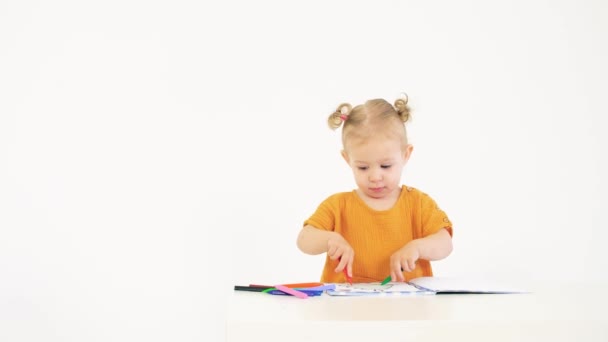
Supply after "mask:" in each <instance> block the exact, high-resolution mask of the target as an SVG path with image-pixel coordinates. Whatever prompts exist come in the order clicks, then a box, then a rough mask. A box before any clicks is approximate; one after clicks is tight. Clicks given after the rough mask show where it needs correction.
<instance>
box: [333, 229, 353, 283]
mask: <svg viewBox="0 0 608 342" xmlns="http://www.w3.org/2000/svg"><path fill="white" fill-rule="evenodd" d="M327 256H329V258H330V259H331V260H340V262H339V263H338V266H336V268H335V269H334V272H342V271H343V270H344V267H346V270H347V273H348V275H349V276H351V277H352V276H353V260H354V259H355V251H354V250H353V248H352V247H351V246H350V244H349V243H348V242H347V241H346V240H345V239H344V238H343V237H342V235H340V234H338V233H334V235H333V236H332V237H330V238H329V240H327Z"/></svg>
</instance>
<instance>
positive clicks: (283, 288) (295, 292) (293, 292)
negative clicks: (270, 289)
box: [274, 285, 308, 299]
mask: <svg viewBox="0 0 608 342" xmlns="http://www.w3.org/2000/svg"><path fill="white" fill-rule="evenodd" d="M274 288H275V289H277V290H281V291H283V292H285V293H287V294H290V295H292V296H295V297H298V298H301V299H306V298H308V295H307V294H306V293H304V292H301V291H298V290H294V289H290V288H289V287H287V286H283V285H275V286H274Z"/></svg>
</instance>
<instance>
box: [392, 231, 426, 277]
mask: <svg viewBox="0 0 608 342" xmlns="http://www.w3.org/2000/svg"><path fill="white" fill-rule="evenodd" d="M414 241H415V240H414ZM414 241H411V242H409V243H407V244H406V245H405V246H403V247H401V248H400V249H399V250H398V251H396V252H395V253H393V255H391V259H390V270H391V280H392V281H405V278H404V277H403V272H412V271H413V270H414V269H415V268H416V261H417V260H418V259H419V258H420V251H419V250H418V247H417V246H416V244H415V243H414Z"/></svg>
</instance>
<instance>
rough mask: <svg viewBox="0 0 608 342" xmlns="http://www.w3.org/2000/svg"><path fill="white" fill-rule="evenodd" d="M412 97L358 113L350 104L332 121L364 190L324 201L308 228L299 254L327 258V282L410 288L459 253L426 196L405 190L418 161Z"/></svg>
mask: <svg viewBox="0 0 608 342" xmlns="http://www.w3.org/2000/svg"><path fill="white" fill-rule="evenodd" d="M409 117H410V109H409V107H408V106H407V96H404V97H403V98H400V99H397V101H395V104H394V106H393V105H391V104H390V103H388V102H387V101H385V100H383V99H374V100H369V101H367V102H365V104H363V105H359V106H356V107H354V108H352V106H351V105H350V104H347V103H344V104H341V105H340V106H338V108H337V109H336V111H335V112H334V113H332V114H331V115H330V116H329V119H328V124H329V127H330V128H331V129H334V130H335V129H337V128H339V127H340V126H342V145H343V150H342V157H343V158H344V160H345V161H346V163H347V164H348V165H349V166H350V168H351V169H352V170H353V175H354V178H355V182H356V184H357V189H355V190H353V191H350V192H341V193H337V194H334V195H332V196H330V197H328V198H327V199H325V200H324V201H323V202H322V203H321V204H320V205H319V206H318V208H317V210H316V211H315V213H314V214H313V215H312V216H311V217H310V218H308V219H307V220H306V221H305V222H304V227H303V228H302V230H301V231H300V234H299V235H298V240H297V245H298V248H299V249H300V250H301V251H302V252H304V253H307V254H321V253H327V258H326V259H325V267H324V268H323V273H322V276H321V282H325V283H341V282H345V281H346V279H345V274H344V273H345V272H343V270H344V268H345V267H346V272H347V273H348V276H349V277H352V280H353V281H354V282H375V281H382V280H383V279H384V278H386V277H387V276H388V275H390V276H391V280H392V281H407V280H410V279H413V278H416V277H421V276H432V275H433V271H432V269H431V264H430V261H432V260H439V259H443V258H445V257H447V256H448V255H449V254H450V253H451V252H452V223H451V222H450V220H449V219H448V217H447V215H446V214H445V212H443V211H442V210H441V209H439V207H438V206H437V204H436V203H435V201H433V199H432V198H431V197H429V196H428V195H427V194H425V193H424V192H422V191H420V190H418V189H415V188H412V187H409V186H405V185H401V183H400V182H401V173H402V171H403V167H404V166H405V164H406V163H407V161H408V159H409V158H410V155H411V154H412V149H413V147H412V145H410V144H408V141H407V135H406V130H405V125H404V123H405V122H407V120H408V119H409Z"/></svg>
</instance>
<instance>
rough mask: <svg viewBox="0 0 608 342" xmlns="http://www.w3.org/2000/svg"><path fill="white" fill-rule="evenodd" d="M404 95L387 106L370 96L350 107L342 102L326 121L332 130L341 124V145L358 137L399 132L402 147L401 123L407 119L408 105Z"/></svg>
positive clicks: (403, 136) (405, 140) (405, 139)
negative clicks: (362, 102) (369, 98)
mask: <svg viewBox="0 0 608 342" xmlns="http://www.w3.org/2000/svg"><path fill="white" fill-rule="evenodd" d="M407 102H408V97H407V94H403V96H402V97H400V98H398V99H397V100H395V104H394V105H391V104H390V103H388V102H387V101H386V100H384V99H372V100H368V101H366V102H365V103H364V104H362V105H358V106H356V107H354V108H353V107H352V106H351V105H350V104H348V103H342V104H340V105H339V106H338V108H337V109H336V110H335V111H334V112H333V113H331V114H330V115H329V117H328V118H327V124H328V126H329V128H331V129H332V130H336V129H338V128H340V126H343V127H342V145H343V146H344V147H346V142H347V140H349V141H350V140H351V138H358V139H359V140H361V141H365V140H366V139H368V138H370V137H372V136H377V135H378V134H384V135H385V136H393V135H399V137H400V138H401V139H402V142H403V146H405V145H407V133H406V130H405V123H406V122H407V121H408V120H410V107H409V106H408V105H407Z"/></svg>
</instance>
